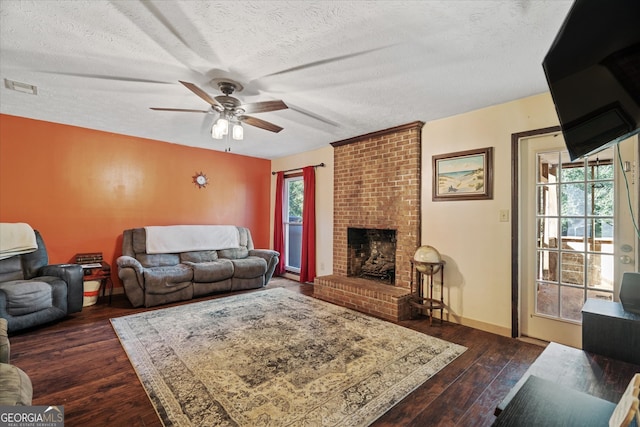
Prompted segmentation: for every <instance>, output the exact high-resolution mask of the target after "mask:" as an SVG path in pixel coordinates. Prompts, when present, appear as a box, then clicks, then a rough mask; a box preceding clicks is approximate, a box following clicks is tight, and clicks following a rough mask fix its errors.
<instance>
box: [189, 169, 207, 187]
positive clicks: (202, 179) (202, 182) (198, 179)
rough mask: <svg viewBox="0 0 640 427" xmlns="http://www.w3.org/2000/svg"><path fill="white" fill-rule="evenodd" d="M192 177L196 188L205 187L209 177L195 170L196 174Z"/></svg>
mask: <svg viewBox="0 0 640 427" xmlns="http://www.w3.org/2000/svg"><path fill="white" fill-rule="evenodd" d="M192 178H193V183H194V184H195V185H196V186H197V187H198V189H200V188H203V187H206V186H207V184H208V183H209V178H207V175H205V174H204V173H202V172H196V174H195V175H193V177H192Z"/></svg>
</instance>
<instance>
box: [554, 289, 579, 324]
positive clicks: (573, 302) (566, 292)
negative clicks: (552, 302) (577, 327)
mask: <svg viewBox="0 0 640 427" xmlns="http://www.w3.org/2000/svg"><path fill="white" fill-rule="evenodd" d="M560 294H561V298H560V301H562V303H561V305H560V312H561V315H560V317H561V318H563V319H567V320H575V321H578V322H580V321H581V320H582V306H583V305H584V289H583V288H571V287H568V286H562V287H561V289H560Z"/></svg>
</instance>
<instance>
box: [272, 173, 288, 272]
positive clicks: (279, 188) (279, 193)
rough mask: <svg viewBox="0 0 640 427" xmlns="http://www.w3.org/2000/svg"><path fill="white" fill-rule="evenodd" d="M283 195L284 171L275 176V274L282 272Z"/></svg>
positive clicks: (283, 268)
mask: <svg viewBox="0 0 640 427" xmlns="http://www.w3.org/2000/svg"><path fill="white" fill-rule="evenodd" d="M283 195H284V172H278V175H277V176H276V211H275V213H274V215H273V250H274V251H278V252H280V261H279V262H278V265H276V269H275V271H274V272H273V274H274V275H275V276H281V275H283V274H284V270H285V267H284V228H283V227H284V224H283V222H282V197H283Z"/></svg>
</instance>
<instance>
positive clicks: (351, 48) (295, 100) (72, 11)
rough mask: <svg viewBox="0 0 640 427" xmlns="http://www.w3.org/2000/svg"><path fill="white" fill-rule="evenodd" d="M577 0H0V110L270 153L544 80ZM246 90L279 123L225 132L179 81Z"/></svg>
mask: <svg viewBox="0 0 640 427" xmlns="http://www.w3.org/2000/svg"><path fill="white" fill-rule="evenodd" d="M571 4H572V2H571V1H568V0H493V1H484V0H469V1H459V0H443V1H437V0H427V1H371V2H367V1H233V2H232V1H199V0H189V1H140V0H126V1H125V0H119V1H116V0H113V1H101V0H89V1H83V0H73V1H61V0H58V1H53V0H52V1H26V0H22V1H13V0H1V2H0V77H2V78H3V79H10V80H15V81H18V82H21V83H27V84H32V85H35V86H37V88H38V93H37V95H35V96H34V95H29V94H24V93H20V92H16V91H11V90H9V89H7V88H5V87H4V84H3V85H2V88H1V89H0V112H2V113H5V114H11V115H17V116H23V117H29V118H34V119H39V120H46V121H51V122H58V123H64V124H70V125H75V126H81V127H86V128H91V129H99V130H103V131H108V132H115V133H119V134H125V135H133V136H138V137H144V138H151V139H156V140H161V141H168V142H172V143H176V144H184V145H189V146H194V147H201V148H210V149H214V150H224V149H225V148H227V147H231V151H232V152H234V153H237V154H244V155H249V156H255V157H262V158H267V159H274V158H278V157H282V156H285V155H291V154H295V153H300V152H303V151H308V150H312V149H317V148H320V147H324V146H327V145H328V144H329V143H331V142H334V141H338V140H341V139H345V138H350V137H354V136H357V135H362V134H365V133H369V132H373V131H377V130H381V129H385V128H389V127H393V126H397V125H401V124H404V123H408V122H413V121H416V120H421V121H425V122H428V121H430V120H434V119H438V118H442V117H447V116H451V115H455V114H459V113H463V112H466V111H470V110H473V109H477V108H482V107H486V106H489V105H494V104H498V103H502V102H506V101H510V100H514V99H517V98H521V97H525V96H529V95H533V94H537V93H541V92H544V91H546V90H547V85H546V81H545V77H544V73H543V71H542V66H541V63H542V59H543V57H544V55H545V54H546V52H547V50H548V49H549V47H550V46H551V43H552V41H553V39H554V37H555V35H556V33H557V31H558V29H559V28H560V25H561V24H562V21H563V20H564V17H565V16H566V14H567V12H568V10H569V8H570V6H571ZM223 77H226V78H231V79H233V80H235V81H238V82H240V83H241V84H242V85H244V90H243V91H242V92H239V93H236V94H234V95H235V96H237V97H238V98H239V99H241V100H242V101H243V102H255V101H266V100H274V99H282V100H283V101H285V102H286V103H287V104H288V105H289V107H290V108H289V109H288V110H282V111H274V112H269V113H259V114H253V116H255V117H259V118H261V119H264V120H268V121H270V122H272V123H275V124H277V125H279V126H282V127H283V128H284V130H283V131H282V132H280V133H277V134H275V133H271V132H268V131H265V130H262V129H258V128H254V127H251V126H245V139H244V141H215V140H213V139H211V136H210V127H211V121H212V120H213V115H210V114H202V113H180V112H162V111H152V110H150V109H149V107H174V108H187V109H203V110H206V109H207V107H208V105H207V104H206V103H205V102H204V101H203V100H202V99H200V98H198V97H197V96H196V95H195V94H193V93H192V92H190V91H189V90H187V89H186V88H185V87H184V86H182V85H181V84H180V83H178V80H184V81H188V82H192V83H195V84H196V85H198V86H200V87H201V88H202V89H204V90H205V91H207V92H208V93H210V94H211V95H212V96H217V95H220V92H219V91H218V89H217V87H215V85H211V84H210V82H211V80H212V79H216V78H223Z"/></svg>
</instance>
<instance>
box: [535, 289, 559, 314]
mask: <svg viewBox="0 0 640 427" xmlns="http://www.w3.org/2000/svg"><path fill="white" fill-rule="evenodd" d="M558 291H559V286H558V285H550V284H548V283H538V291H537V293H536V313H539V314H546V315H548V316H558V315H559V313H558V298H559V297H558V293H559V292H558Z"/></svg>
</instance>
